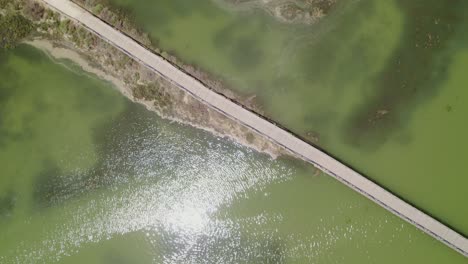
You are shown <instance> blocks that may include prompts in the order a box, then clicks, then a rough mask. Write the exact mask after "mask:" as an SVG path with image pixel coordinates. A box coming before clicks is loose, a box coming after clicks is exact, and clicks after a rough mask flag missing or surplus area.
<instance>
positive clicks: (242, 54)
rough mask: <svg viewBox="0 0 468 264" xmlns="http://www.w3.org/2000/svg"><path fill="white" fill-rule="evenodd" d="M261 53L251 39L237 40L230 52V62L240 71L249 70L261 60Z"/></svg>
mask: <svg viewBox="0 0 468 264" xmlns="http://www.w3.org/2000/svg"><path fill="white" fill-rule="evenodd" d="M263 56H264V55H263V52H262V50H261V49H260V48H259V47H258V45H255V41H254V40H253V39H250V38H247V37H244V38H242V39H240V40H238V41H237V42H236V44H235V46H234V47H233V49H232V52H231V60H232V62H233V63H234V65H235V66H236V67H237V68H239V69H240V70H241V71H245V70H249V69H252V68H254V67H256V66H257V65H259V64H260V62H261V61H262V59H263Z"/></svg>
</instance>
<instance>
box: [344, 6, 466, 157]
mask: <svg viewBox="0 0 468 264" xmlns="http://www.w3.org/2000/svg"><path fill="white" fill-rule="evenodd" d="M461 2H462V1H458V0H452V1H438V0H433V1H404V0H401V1H398V3H399V5H400V7H401V10H402V11H403V12H404V13H405V14H406V24H405V32H404V34H403V36H402V40H401V43H400V46H399V48H397V50H396V51H395V52H394V54H393V56H392V58H391V59H390V60H389V62H388V64H387V66H386V67H385V69H384V70H383V71H382V72H381V73H380V75H379V76H378V78H377V79H376V80H375V82H374V86H375V90H376V94H375V95H374V96H373V97H372V98H370V99H369V100H367V102H366V104H364V105H362V106H360V107H359V108H358V109H357V111H355V112H354V113H353V114H352V116H351V118H350V119H349V120H350V121H349V123H348V124H347V125H346V126H345V129H343V130H342V131H343V133H344V134H343V135H344V139H345V142H347V143H348V144H351V145H354V146H359V147H360V148H364V149H368V150H373V149H375V148H377V147H379V146H380V145H381V144H383V143H384V142H385V141H386V140H387V139H388V137H389V136H390V135H391V134H392V133H393V132H394V131H395V130H398V129H399V128H401V127H403V126H404V125H405V122H406V121H407V120H408V119H409V117H410V114H411V112H412V111H413V110H414V109H416V106H417V105H418V103H421V102H422V101H426V100H428V99H429V98H431V97H433V96H434V95H436V94H437V91H438V88H439V85H440V83H441V82H442V81H443V80H445V79H446V78H447V68H448V65H449V64H450V57H449V56H448V55H447V54H445V53H444V52H445V49H446V48H447V45H448V42H449V41H450V39H451V37H453V35H454V33H455V31H456V27H457V25H458V23H457V22H458V21H459V17H458V16H459V14H458V9H459V4H460V3H461Z"/></svg>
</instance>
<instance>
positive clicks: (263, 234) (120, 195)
mask: <svg viewBox="0 0 468 264" xmlns="http://www.w3.org/2000/svg"><path fill="white" fill-rule="evenodd" d="M70 66H71V65H70V63H69V62H62V64H56V63H53V62H52V61H51V60H50V59H49V58H47V57H46V56H45V55H44V54H42V53H41V52H39V51H37V50H35V49H33V48H31V47H27V46H21V47H19V48H17V49H15V50H13V51H9V52H2V53H0V77H1V79H2V82H1V83H0V94H1V96H0V120H1V126H0V142H1V145H0V167H1V168H2V170H1V172H2V173H1V177H0V180H1V184H0V223H1V224H0V262H1V263H21V264H24V263H67V264H72V263H103V264H104V263H112V264H116V263H215V262H216V263H218V262H221V263H343V262H346V263H453V264H456V263H465V259H464V258H463V257H462V256H461V255H460V254H458V253H456V252H455V251H453V250H451V249H449V248H448V247H446V246H444V245H443V244H441V243H439V242H437V241H435V240H434V239H432V238H431V237H429V236H427V235H425V234H423V233H421V232H420V231H419V230H417V229H415V228H414V227H413V226H411V225H409V224H406V223H405V222H403V221H402V220H400V219H399V218H397V217H395V216H393V215H391V214H390V213H388V212H387V211H385V210H383V209H382V208H380V207H379V206H377V205H375V204H373V203H372V202H370V201H369V200H367V199H366V198H364V197H362V196H360V195H359V194H357V193H355V192H354V191H352V190H350V189H349V188H347V187H345V186H344V185H342V184H341V183H339V182H336V181H335V180H333V179H332V178H331V177H328V176H326V175H323V174H320V175H316V176H314V170H313V168H311V167H309V166H307V165H305V164H302V163H300V162H298V161H292V160H284V159H282V160H271V159H270V158H268V157H267V156H265V155H260V154H258V153H255V152H253V151H251V150H249V149H246V148H244V147H242V146H239V145H237V144H235V143H233V142H231V141H229V140H225V139H221V138H217V137H214V136H212V135H210V134H208V133H206V132H203V131H199V130H197V129H193V128H191V127H187V126H183V125H180V124H177V123H171V122H168V121H165V120H161V119H160V118H158V117H157V116H156V115H155V114H154V113H151V112H148V111H146V110H145V109H144V108H143V107H142V106H139V105H136V104H134V103H131V102H129V101H128V100H126V99H125V98H123V97H122V96H121V95H120V94H119V93H118V92H117V91H116V90H114V89H112V87H110V85H109V84H107V83H105V82H102V81H99V80H97V79H95V78H93V77H91V76H88V75H86V74H83V73H81V72H75V71H76V69H77V68H76V67H70ZM71 69H72V70H74V71H72V70H71Z"/></svg>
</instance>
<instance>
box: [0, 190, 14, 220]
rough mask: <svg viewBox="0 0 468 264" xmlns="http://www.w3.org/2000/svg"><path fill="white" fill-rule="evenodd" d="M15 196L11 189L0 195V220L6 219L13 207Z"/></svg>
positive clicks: (11, 212)
mask: <svg viewBox="0 0 468 264" xmlns="http://www.w3.org/2000/svg"><path fill="white" fill-rule="evenodd" d="M15 204H16V196H15V194H14V193H13V192H12V191H9V192H6V193H5V194H4V195H1V196H0V220H2V219H7V218H9V217H10V216H11V215H12V214H13V210H14V209H15Z"/></svg>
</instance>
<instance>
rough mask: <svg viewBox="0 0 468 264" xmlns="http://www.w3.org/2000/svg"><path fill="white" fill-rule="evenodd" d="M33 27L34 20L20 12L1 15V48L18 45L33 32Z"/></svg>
mask: <svg viewBox="0 0 468 264" xmlns="http://www.w3.org/2000/svg"><path fill="white" fill-rule="evenodd" d="M33 28H34V27H33V24H32V22H31V21H30V20H29V19H26V18H25V17H23V16H21V15H19V14H14V15H7V16H4V17H0V48H1V49H5V48H6V49H10V48H14V47H16V45H17V44H18V43H19V42H20V41H21V40H22V39H23V38H25V37H26V36H28V35H29V34H30V33H31V32H32V30H33Z"/></svg>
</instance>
